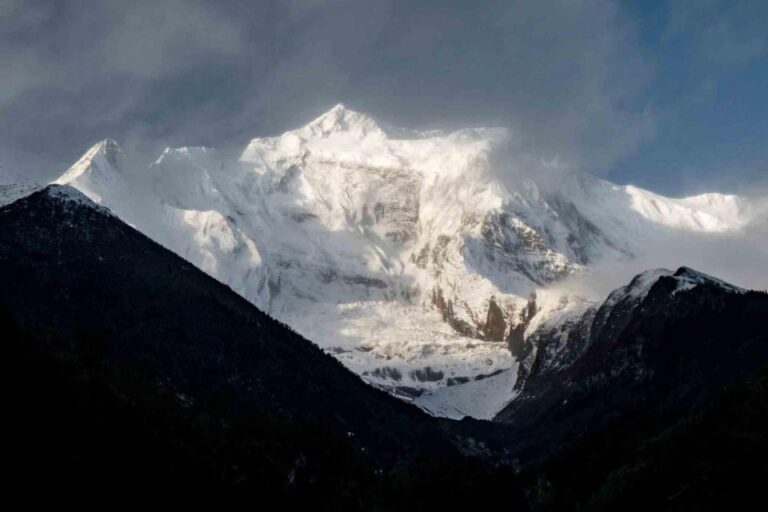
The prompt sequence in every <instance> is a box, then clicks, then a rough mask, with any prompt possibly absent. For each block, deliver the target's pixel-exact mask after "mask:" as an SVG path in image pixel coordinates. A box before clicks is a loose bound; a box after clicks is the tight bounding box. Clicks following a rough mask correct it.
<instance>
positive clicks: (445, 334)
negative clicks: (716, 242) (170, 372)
mask: <svg viewBox="0 0 768 512" xmlns="http://www.w3.org/2000/svg"><path fill="white" fill-rule="evenodd" d="M510 147H512V148H514V137H513V134H511V133H510V132H508V131H507V130H504V129H489V128H483V129H469V130H460V131H456V132H452V133H442V132H415V131H407V130H385V129H384V128H382V127H381V126H380V125H379V124H377V123H376V122H375V121H374V120H373V119H371V118H369V117H367V116H365V115H363V114H360V113H357V112H353V111H351V110H348V109H346V108H344V107H343V106H341V105H338V106H336V107H334V108H333V109H332V110H330V111H329V112H327V113H326V114H323V115H322V116H320V117H319V118H317V119H315V120H314V121H312V122H311V123H309V124H307V125H306V126H304V127H302V128H299V129H297V130H293V131H289V132H286V133H284V134H282V135H280V136H278V137H270V138H258V139H254V140H252V141H251V142H250V143H249V144H248V145H247V147H246V148H245V150H244V151H243V153H242V155H241V156H240V158H239V159H238V160H236V161H233V160H228V159H226V158H224V157H222V156H221V155H219V154H218V153H217V152H216V151H215V150H212V149H208V148H175V149H172V148H168V149H166V150H165V151H164V152H163V154H162V155H161V156H160V157H159V158H158V159H157V160H156V161H155V162H154V163H152V164H151V165H150V166H148V167H147V168H138V167H137V166H133V165H130V164H128V160H127V159H126V158H125V156H124V155H123V152H122V151H121V150H120V148H119V147H118V145H117V144H116V143H115V142H114V141H112V140H106V141H104V142H101V143H99V144H97V145H96V146H94V147H93V148H91V149H90V150H89V151H88V152H87V153H86V154H85V155H84V156H83V157H82V158H81V159H80V160H79V161H78V162H77V163H76V164H75V165H74V166H72V168H70V169H69V170H68V171H67V172H65V173H64V174H63V175H62V176H61V177H60V178H59V179H57V180H56V183H58V184H69V185H72V186H74V187H76V188H77V189H79V190H81V191H82V192H83V193H84V194H86V195H87V196H89V197H90V198H91V199H93V200H94V201H96V202H99V203H100V204H102V205H104V206H107V207H109V208H110V209H111V210H113V211H114V212H115V213H116V214H117V215H118V216H119V217H121V218H122V219H124V220H125V221H127V222H128V223H130V224H132V225H134V226H135V227H137V228H138V229H140V230H141V231H143V232H144V233H145V234H147V235H148V236H150V237H151V238H153V239H154V240H156V241H158V242H160V243H161V244H163V245H165V246H166V247H168V248H170V249H171V250H173V251H174V252H176V253H177V254H179V255H181V256H182V257H184V258H186V259H187V260H189V261H191V262H192V263H193V264H195V265H196V266H198V267H199V268H201V269H203V270H204V271H206V272H207V273H209V274H210V275H212V276H214V277H216V278H217V279H219V280H220V281H222V282H224V283H226V284H228V285H229V286H231V287H232V288H233V289H234V290H235V291H237V292H238V293H240V294H241V295H243V296H244V297H245V298H247V299H248V300H249V301H251V302H253V303H254V304H255V305H257V306H258V307H260V308H262V309H263V310H265V311H267V312H269V313H270V314H271V315H273V316H275V317H276V318H278V319H280V320H282V321H284V322H285V323H287V324H288V325H290V326H291V327H293V328H294V329H296V330H297V331H298V332H300V333H301V334H303V335H304V336H305V337H307V338H309V339H311V340H313V341H315V342H316V343H318V344H319V345H320V346H321V347H323V348H324V349H325V350H327V351H328V352H329V353H332V354H334V355H335V356H336V357H337V358H338V359H339V360H340V361H342V362H343V363H344V364H345V365H346V366H348V367H349V368H350V369H352V370H353V371H355V372H356V373H358V374H360V375H361V376H362V377H363V378H364V379H365V380H366V381H368V382H370V383H372V384H374V385H377V386H380V387H383V388H386V389H389V390H391V391H393V392H395V393H397V394H399V395H401V396H406V397H408V398H411V399H414V400H415V401H416V403H417V404H419V405H420V406H422V407H423V408H425V409H427V410H430V411H432V412H434V413H435V414H441V415H446V416H450V417H461V416H464V415H471V416H475V417H481V418H490V417H492V416H493V415H494V414H495V413H496V412H498V410H500V409H501V408H502V407H503V406H504V405H505V404H506V403H507V402H508V401H509V400H510V399H511V398H512V396H513V388H514V386H515V382H516V379H517V373H518V364H517V363H516V362H515V356H513V352H515V351H516V350H521V349H522V347H523V346H524V341H525V340H526V339H527V338H528V337H530V336H531V335H533V333H534V332H536V331H537V330H539V329H541V328H543V327H545V326H550V325H554V324H558V323H562V322H568V321H570V320H569V319H573V318H576V317H578V316H579V315H581V314H582V313H583V312H584V311H586V310H588V309H589V306H590V305H591V302H590V301H589V300H587V299H584V298H580V297H578V296H575V295H573V294H568V293H564V292H558V291H556V290H555V289H553V285H556V284H557V283H558V282H559V281H561V280H563V279H565V278H568V277H572V276H578V275H584V274H585V273H588V272H590V271H591V269H593V268H594V267H595V265H597V264H598V263H599V262H604V261H622V260H627V259H630V258H632V257H634V256H636V255H639V254H642V252H643V251H644V250H645V248H647V247H649V245H650V244H654V246H657V245H658V244H659V243H663V241H664V240H666V239H679V238H681V237H682V238H685V239H696V238H697V237H702V236H703V237H707V238H708V239H710V238H711V237H713V236H715V237H716V236H721V235H724V234H728V235H732V234H733V233H738V232H740V231H741V230H744V229H745V228H746V226H748V225H749V223H750V222H751V220H752V218H753V217H754V215H755V213H754V207H753V205H752V203H750V202H749V201H747V200H745V199H743V198H739V197H736V196H729V195H721V194H706V195H702V196H696V197H691V198H686V199H671V198H666V197H663V196H659V195H657V194H654V193H651V192H648V191H645V190H642V189H638V188H636V187H632V186H618V185H614V184H611V183H608V182H606V181H603V180H600V179H598V178H595V177H592V176H589V175H586V174H568V175H565V176H564V177H562V178H561V179H559V180H556V182H554V181H553V180H544V179H541V180H539V179H537V178H536V176H535V173H531V172H524V171H525V169H524V167H525V165H526V162H527V161H526V160H525V159H523V158H520V159H516V157H515V152H514V150H512V151H510V149H509V148H510ZM508 346H509V347H511V348H512V351H510V350H509V348H508Z"/></svg>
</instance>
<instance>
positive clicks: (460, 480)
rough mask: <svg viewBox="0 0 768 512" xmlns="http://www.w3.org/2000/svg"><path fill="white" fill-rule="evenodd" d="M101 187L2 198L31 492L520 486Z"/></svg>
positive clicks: (11, 338)
mask: <svg viewBox="0 0 768 512" xmlns="http://www.w3.org/2000/svg"><path fill="white" fill-rule="evenodd" d="M85 201H87V200H85V199H84V198H82V197H81V196H79V194H78V193H77V192H74V191H72V190H71V189H64V188H59V187H53V188H51V189H47V190H43V191H41V192H38V193H35V194H33V195H32V196H30V197H28V198H26V199H23V200H20V201H17V202H16V203H14V204H12V205H10V206H7V207H5V208H3V209H2V210H0V282H2V283H3V287H2V288H0V319H1V320H2V326H0V328H2V332H3V340H4V344H5V345H6V350H7V352H8V353H10V357H7V358H3V361H4V363H5V364H6V365H7V366H8V368H7V372H5V375H6V377H10V382H11V383H13V390H12V392H11V393H10V395H11V397H12V398H13V400H12V401H11V402H9V403H10V404H11V405H10V406H9V410H8V411H7V413H8V414H7V417H10V418H13V420H14V423H13V424H14V426H15V427H16V435H17V436H18V438H17V440H16V442H14V443H13V444H14V448H15V449H16V451H15V453H16V455H17V456H18V457H17V458H16V459H15V463H16V464H19V465H23V466H26V467H25V470H24V471H19V472H18V473H17V476H19V477H22V480H23V481H26V483H27V484H28V485H31V486H32V488H33V492H31V493H30V494H29V497H30V498H31V499H52V500H53V499H54V496H56V494H48V493H39V492H34V491H35V490H41V489H47V488H49V487H50V486H51V485H53V486H55V488H56V489H57V491H59V492H65V494H64V495H62V496H69V497H70V498H72V499H73V500H75V501H80V500H84V501H85V502H86V504H88V505H95V504H100V503H104V504H106V505H107V506H108V507H107V508H114V507H115V506H118V505H121V504H124V503H126V502H130V503H134V504H140V503H142V502H143V501H145V500H148V499H152V500H157V499H161V498H162V499H164V500H166V501H167V502H168V503H179V504H181V503H188V504H190V505H200V504H201V503H204V502H207V503H211V504H215V503H227V502H229V503H230V504H239V503H243V504H245V503H254V504H265V503H273V502H280V503H283V502H285V503H293V504H301V503H304V504H310V503H311V504H313V505H314V506H315V507H316V508H317V509H320V510H323V509H362V510H375V509H377V508H378V509H382V510H388V509H390V508H392V507H394V508H397V506H398V505H399V504H402V500H406V499H407V500H408V502H409V503H420V502H422V501H423V503H424V504H425V505H426V504H427V503H434V504H438V503H443V501H444V500H447V502H448V503H460V500H461V496H466V497H469V496H474V498H473V501H472V502H473V503H474V502H476V500H477V499H478V497H480V498H481V499H483V500H485V499H490V497H489V496H490V492H489V491H490V490H491V489H492V488H493V487H495V488H496V489H498V490H500V489H504V493H505V494H510V491H511V495H512V496H514V495H515V492H514V490H512V489H513V484H512V482H511V480H509V479H506V481H505V482H506V483H505V485H504V486H501V485H495V486H491V484H492V483H493V482H494V480H499V479H501V478H503V476H504V475H503V474H501V473H494V474H493V475H488V474H487V469H483V468H481V467H479V466H477V465H476V464H475V463H474V462H472V461H469V460H468V459H466V458H464V457H462V456H461V455H460V454H459V453H458V451H457V450H456V448H455V447H454V445H453V444H452V443H450V442H449V441H448V439H449V437H448V436H446V435H444V434H443V432H442V430H441V429H440V428H439V426H438V424H437V422H436V421H435V420H433V419H432V418H429V417H428V416H426V415H425V414H424V413H422V412H421V411H419V410H418V409H416V408H415V407H413V406H411V405H409V404H406V403H403V402H401V401H400V400H397V399H395V398H393V397H391V396H389V395H387V394H386V393H384V392H381V391H378V390H376V389H374V388H371V387H370V386H367V385H366V384H364V383H363V382H362V381H361V380H360V379H359V378H358V377H357V376H355V375H353V374H352V373H350V372H349V371H347V370H346V369H345V368H343V367H342V366H341V364H340V363H338V362H337V361H336V360H334V359H333V358H331V357H330V356H328V355H326V354H324V353H323V352H322V351H320V350H319V349H318V348H317V347H316V346H314V345H313V344H311V343H310V342H308V341H306V340H304V339H303V338H301V337H300V336H298V335H297V334H295V333H293V332H292V331H290V330H289V329H287V328H286V327H285V326H284V325H282V324H280V323H278V322H276V321H274V320H273V319H271V318H269V317H268V316H266V315H264V314H262V313H261V312H259V311H258V310H257V309H256V308H255V307H253V306H252V305H251V304H249V303H247V302H246V301H245V300H243V299H242V298H240V297H239V296H237V295H236V294H235V293H234V292H232V291H231V290H230V289H229V288H227V287H226V286H223V285H221V284H220V283H218V282H216V281H215V280H213V279H212V278H210V277H208V276H206V275H205V274H203V273H202V272H200V271H199V270H197V269H196V268H194V267H193V266H191V265H190V264H189V263H187V262H185V261H183V260H182V259H180V258H178V257H177V256H175V255H173V254H172V253H170V252H169V251H167V250H165V249H163V248H162V247H160V246H159V245H157V244H155V243H154V242H152V241H150V240H149V239H148V238H146V237H145V236H143V235H141V234H140V233H138V232H136V231H135V230H133V229H132V228H130V227H128V226H127V225H125V224H123V223H122V222H121V221H119V220H118V219H117V218H115V217H113V216H111V215H108V213H107V212H105V211H104V210H102V209H100V208H97V207H95V206H94V205H93V204H89V203H87V202H85ZM7 391H11V390H10V389H7ZM25 476H26V477H27V478H26V479H24V478H23V477H25ZM435 486H437V487H439V488H441V489H442V490H441V492H437V493H436V492H432V490H434V489H433V487H435ZM499 492H500V491H499ZM286 500H288V501H286Z"/></svg>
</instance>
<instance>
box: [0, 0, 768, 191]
mask: <svg viewBox="0 0 768 512" xmlns="http://www.w3.org/2000/svg"><path fill="white" fill-rule="evenodd" d="M767 92H768V2H766V1H764V0H754V1H739V0H696V1H691V0H670V1H656V0H643V1H642V2H632V1H629V0H616V1H612V0H552V1H546V0H535V1H534V0H532V1H514V0H504V1H493V0H488V1H483V2H477V1H474V0H465V1H455V0H434V1H426V0H425V1H416V0H411V1H408V2H405V1H399V0H377V1H367V0H262V1H252V0H249V1H246V0H233V1H228V0H217V1H202V0H164V1H163V2H158V1H156V0H153V1H149V0H146V1H145V0H132V1H131V2H125V1H124V0H101V1H99V2H93V1H88V0H58V1H55V2H54V1H50V0H40V1H38V0H0V166H2V167H3V168H5V169H6V170H10V171H12V172H15V173H18V174H23V175H26V176H31V177H33V178H34V179H38V180H45V179H49V178H52V177H54V176H56V175H58V174H59V173H60V172H61V171H63V170H64V169H66V168H67V167H68V166H69V165H70V164H71V163H72V162H74V161H75V160H76V159H77V158H78V157H79V156H80V155H81V154H82V153H83V152H84V151H85V150H87V148H88V147H89V146H90V145H92V144H93V143H95V142H97V141H99V140H101V139H104V138H107V137H112V138H115V139H116V140H118V141H119V142H120V144H121V145H122V146H123V147H124V149H125V150H126V151H127V152H133V153H135V154H136V155H146V157H147V158H150V157H151V156H154V155H157V154H159V152H160V151H161V150H162V148H164V147H166V146H196V145H206V146H212V147H216V148H219V149H222V150H224V151H231V152H232V154H233V155H234V154H236V153H237V151H238V150H239V149H241V148H242V147H243V146H244V144H245V143H246V142H247V141H248V140H249V139H251V138H253V137H257V136H267V135H275V134H279V133H281V132H283V131H285V130H287V129H290V128H294V127H297V126H300V125H302V124H304V123H306V122H307V121H309V120H310V119H312V118H314V117H315V116H317V115H319V114H321V113H322V112H324V111H325V110H327V109H329V108H330V107H332V106H333V105H334V104H336V103H339V102H342V103H344V104H345V105H346V106H347V107H348V108H352V109H354V110H358V111H362V112H366V113H369V114H370V115H372V116H373V117H374V118H376V119H378V120H380V121H382V122H384V123H386V124H390V125H397V126H405V127H410V128H419V129H421V128H423V129H432V128H441V129H452V128H459V127H467V126H480V125H485V126H487V125H494V126H506V127H509V128H510V129H511V130H512V132H513V134H514V136H515V137H516V138H517V140H518V142H519V143H520V144H519V146H520V147H524V148H526V151H528V152H529V154H530V155H532V156H534V157H535V158H538V159H541V160H542V161H546V162H557V163H558V164H559V165H560V166H561V167H562V168H565V169H575V170H584V171H588V172H592V173H595V174H598V175H600V176H604V177H606V178H608V179H610V180H613V181H616V182H619V183H633V184H636V185H639V186H643V187H646V188H650V189H652V190H655V191H658V192H661V193H665V194H670V195H683V194H691V193H698V192H704V191H711V190H720V191H727V192H739V193H755V192H756V191H762V190H768V163H766V162H768V99H767V98H766V93H767Z"/></svg>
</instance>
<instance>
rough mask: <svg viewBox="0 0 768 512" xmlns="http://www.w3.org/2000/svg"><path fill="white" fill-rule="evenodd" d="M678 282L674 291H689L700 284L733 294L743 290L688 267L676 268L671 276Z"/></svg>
mask: <svg viewBox="0 0 768 512" xmlns="http://www.w3.org/2000/svg"><path fill="white" fill-rule="evenodd" d="M672 277H673V278H675V279H676V280H677V281H678V285H677V289H676V290H675V291H682V290H689V289H691V288H694V287H696V286H698V285H700V284H709V285H715V286H718V287H720V288H724V289H726V290H727V291H730V292H734V293H741V292H743V291H744V290H743V289H742V288H739V287H738V286H734V285H732V284H730V283H727V282H725V281H723V280H721V279H718V278H716V277H712V276H710V275H709V274H705V273H704V272H699V271H698V270H694V269H692V268H690V267H680V268H678V269H677V270H676V271H675V273H674V275H673V276H672Z"/></svg>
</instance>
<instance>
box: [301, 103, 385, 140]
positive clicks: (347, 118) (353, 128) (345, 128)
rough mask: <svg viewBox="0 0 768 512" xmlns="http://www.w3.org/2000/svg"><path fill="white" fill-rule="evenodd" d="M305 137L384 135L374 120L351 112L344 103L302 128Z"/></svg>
mask: <svg viewBox="0 0 768 512" xmlns="http://www.w3.org/2000/svg"><path fill="white" fill-rule="evenodd" d="M300 131H302V132H304V134H305V135H309V136H312V137H318V136H320V137H327V136H329V135H332V134H335V133H344V132H347V133H351V134H353V135H356V136H359V137H365V136H368V135H370V134H377V135H384V132H383V130H382V129H381V128H380V127H379V125H378V124H377V123H376V121H374V120H373V118H371V117H369V116H367V115H365V114H362V113H360V112H356V111H354V110H350V109H348V108H346V107H345V106H344V105H343V104H342V103H338V104H337V105H335V106H334V107H333V108H332V109H330V110H329V111H328V112H326V113H324V114H322V115H320V116H319V117H317V118H315V119H314V120H313V121H311V122H310V123H309V124H307V125H306V126H304V128H301V130H300Z"/></svg>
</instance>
